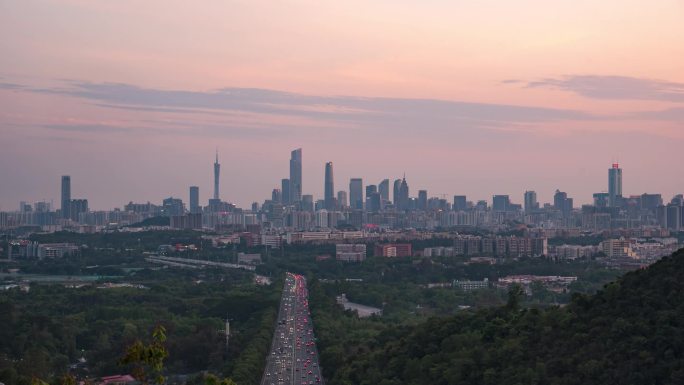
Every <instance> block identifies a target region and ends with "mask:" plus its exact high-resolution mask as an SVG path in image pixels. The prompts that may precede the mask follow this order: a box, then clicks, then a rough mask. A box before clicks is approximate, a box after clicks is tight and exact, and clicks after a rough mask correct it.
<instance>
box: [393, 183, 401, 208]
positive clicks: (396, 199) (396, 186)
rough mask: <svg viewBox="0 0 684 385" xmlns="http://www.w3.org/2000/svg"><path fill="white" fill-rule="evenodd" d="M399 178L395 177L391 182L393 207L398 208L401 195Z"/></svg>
mask: <svg viewBox="0 0 684 385" xmlns="http://www.w3.org/2000/svg"><path fill="white" fill-rule="evenodd" d="M400 190H401V179H395V180H394V183H393V184H392V202H393V203H394V207H395V208H398V207H399V195H401V192H400Z"/></svg>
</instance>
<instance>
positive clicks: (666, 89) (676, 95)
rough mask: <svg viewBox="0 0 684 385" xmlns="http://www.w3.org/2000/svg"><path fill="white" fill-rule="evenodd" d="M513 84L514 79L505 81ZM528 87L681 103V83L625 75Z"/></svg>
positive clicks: (560, 80)
mask: <svg viewBox="0 0 684 385" xmlns="http://www.w3.org/2000/svg"><path fill="white" fill-rule="evenodd" d="M505 82H507V83H516V81H514V80H509V81H505ZM523 84H525V86H526V87H529V88H554V89H559V90H563V91H570V92H574V93H576V94H578V95H582V96H585V97H588V98H593V99H614V100H660V101H667V102H684V83H676V82H670V81H666V80H656V79H644V78H634V77H628V76H601V75H567V76H562V77H558V78H545V79H540V80H535V81H530V82H523Z"/></svg>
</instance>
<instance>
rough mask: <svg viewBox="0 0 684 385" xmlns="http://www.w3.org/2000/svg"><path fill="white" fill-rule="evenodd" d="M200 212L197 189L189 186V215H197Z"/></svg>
mask: <svg viewBox="0 0 684 385" xmlns="http://www.w3.org/2000/svg"><path fill="white" fill-rule="evenodd" d="M201 211H202V209H201V208H200V205H199V187H197V186H190V213H192V214H198V213H200V212H201Z"/></svg>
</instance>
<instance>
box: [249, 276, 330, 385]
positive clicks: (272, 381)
mask: <svg viewBox="0 0 684 385" xmlns="http://www.w3.org/2000/svg"><path fill="white" fill-rule="evenodd" d="M261 384H262V385H319V384H323V378H322V377H321V369H320V366H319V364H318V350H317V349H316V338H315V337H314V332H313V323H312V322H311V314H310V312H309V294H308V292H307V289H306V279H305V278H304V277H303V276H301V275H297V274H292V273H287V275H286V277H285V286H284V288H283V295H282V298H281V300H280V310H279V311H278V321H277V325H276V328H275V333H274V335H273V341H272V344H271V351H270V352H269V354H268V358H267V359H266V369H265V370H264V376H263V378H262V380H261Z"/></svg>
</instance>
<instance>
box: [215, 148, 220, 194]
mask: <svg viewBox="0 0 684 385" xmlns="http://www.w3.org/2000/svg"><path fill="white" fill-rule="evenodd" d="M220 175H221V165H220V164H219V161H218V149H216V161H215V162H214V199H216V200H218V199H219V176H220Z"/></svg>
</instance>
